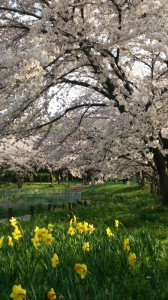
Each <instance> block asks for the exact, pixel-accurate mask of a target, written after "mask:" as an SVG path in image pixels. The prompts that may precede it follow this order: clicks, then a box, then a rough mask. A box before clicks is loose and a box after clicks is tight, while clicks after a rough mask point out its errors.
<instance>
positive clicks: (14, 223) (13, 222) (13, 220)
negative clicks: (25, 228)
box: [9, 217, 17, 227]
mask: <svg viewBox="0 0 168 300" xmlns="http://www.w3.org/2000/svg"><path fill="white" fill-rule="evenodd" d="M9 222H10V223H11V225H12V226H13V227H15V226H16V225H17V220H16V219H15V218H13V217H12V218H10V220H9Z"/></svg>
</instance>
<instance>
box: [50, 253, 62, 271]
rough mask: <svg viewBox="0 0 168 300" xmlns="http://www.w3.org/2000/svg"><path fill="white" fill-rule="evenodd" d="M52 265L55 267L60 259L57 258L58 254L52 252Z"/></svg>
mask: <svg viewBox="0 0 168 300" xmlns="http://www.w3.org/2000/svg"><path fill="white" fill-rule="evenodd" d="M51 263H52V267H53V268H56V266H57V265H59V263H60V260H59V258H58V255H57V254H56V253H54V255H53V257H52V258H51Z"/></svg>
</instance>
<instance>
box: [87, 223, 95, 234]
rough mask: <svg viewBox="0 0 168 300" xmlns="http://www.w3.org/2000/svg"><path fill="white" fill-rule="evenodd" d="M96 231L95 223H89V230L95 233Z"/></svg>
mask: <svg viewBox="0 0 168 300" xmlns="http://www.w3.org/2000/svg"><path fill="white" fill-rule="evenodd" d="M94 231H95V228H94V226H93V224H89V225H88V232H89V233H93V232H94Z"/></svg>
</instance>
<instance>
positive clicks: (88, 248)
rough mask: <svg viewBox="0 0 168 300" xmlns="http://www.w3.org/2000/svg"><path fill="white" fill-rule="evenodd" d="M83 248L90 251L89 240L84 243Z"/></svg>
mask: <svg viewBox="0 0 168 300" xmlns="http://www.w3.org/2000/svg"><path fill="white" fill-rule="evenodd" d="M82 249H83V251H90V244H89V242H85V243H83V246H82Z"/></svg>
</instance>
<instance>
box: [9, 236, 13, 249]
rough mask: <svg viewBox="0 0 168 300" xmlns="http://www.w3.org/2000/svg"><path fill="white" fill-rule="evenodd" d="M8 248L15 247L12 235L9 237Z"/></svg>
mask: <svg viewBox="0 0 168 300" xmlns="http://www.w3.org/2000/svg"><path fill="white" fill-rule="evenodd" d="M8 246H11V247H13V240H12V237H11V236H10V235H8Z"/></svg>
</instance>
